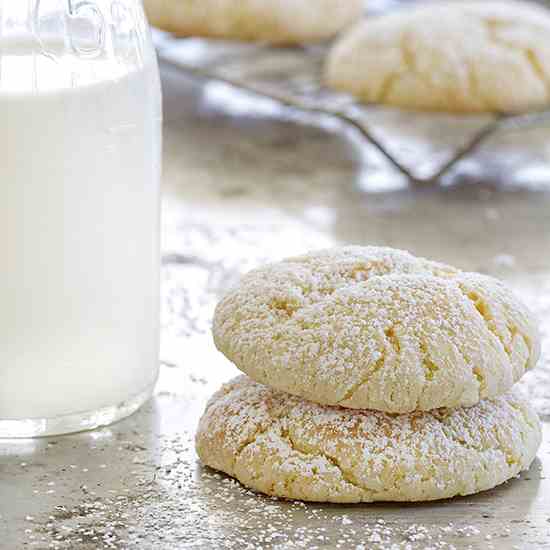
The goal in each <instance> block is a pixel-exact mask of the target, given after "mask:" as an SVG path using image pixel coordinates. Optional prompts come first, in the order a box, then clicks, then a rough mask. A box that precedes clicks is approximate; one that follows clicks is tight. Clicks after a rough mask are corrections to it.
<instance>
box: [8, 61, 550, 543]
mask: <svg viewBox="0 0 550 550" xmlns="http://www.w3.org/2000/svg"><path fill="white" fill-rule="evenodd" d="M163 81H164V92H165V154H164V204H163V215H164V219H163V230H164V232H163V235H164V242H163V249H164V258H165V260H164V266H163V342H162V361H163V364H162V369H161V370H162V372H161V378H160V381H159V386H158V389H157V392H156V395H155V397H154V398H153V399H152V400H151V401H150V402H149V403H148V404H147V405H146V406H144V407H143V408H142V409H141V410H140V411H139V412H138V413H136V414H135V415H133V416H132V417H130V418H128V419H126V420H124V421H122V422H119V423H118V424H115V425H113V426H110V427H106V428H103V429H101V430H97V431H95V432H89V433H81V434H76V435H71V436H65V437H54V438H47V439H38V440H20V441H4V442H0V547H1V548H5V549H6V550H17V549H20V548H35V549H46V548H60V549H65V548H66V549H95V548H140V549H141V548H143V549H148V548H155V549H157V548H158V549H165V548H166V549H172V548H174V549H176V548H205V549H210V548H212V549H217V548H239V549H240V548H247V549H248V548H250V549H252V548H280V549H287V548H288V549H290V548H309V549H313V548H343V549H347V548H352V549H354V548H356V549H367V548H368V549H371V548H374V549H375V548H411V549H413V548H442V549H443V548H453V547H455V548H484V549H485V548H488V549H490V548H498V549H503V548H537V549H538V548H550V192H544V191H543V190H541V189H540V187H541V185H540V182H539V184H538V186H537V189H534V188H531V189H528V188H525V187H524V188H523V189H521V188H520V189H512V188H509V187H506V188H505V187H499V186H498V185H495V184H491V185H489V184H484V183H481V182H472V181H469V182H466V183H464V184H459V183H457V184H456V185H454V186H451V187H448V188H427V189H422V190H419V189H410V188H403V187H398V188H397V189H394V190H393V191H392V190H390V189H389V188H388V190H387V191H384V186H383V185H382V186H380V185H377V186H374V187H373V186H370V185H369V183H371V182H372V181H373V180H372V178H374V177H375V176H376V173H375V172H373V170H372V169H371V167H370V166H369V163H370V162H371V160H370V156H369V154H368V152H367V153H365V151H364V150H363V149H361V148H360V147H358V144H357V140H354V138H353V136H351V135H349V134H348V133H347V132H346V131H345V130H344V129H342V128H340V127H339V126H338V125H326V124H320V123H319V124H316V122H315V120H313V119H312V117H309V118H308V119H303V120H302V119H301V118H300V116H299V115H296V114H295V113H290V112H287V111H281V110H280V109H279V108H278V107H277V106H276V105H274V104H271V103H269V102H268V103H266V102H255V101H254V100H253V98H251V97H248V96H246V95H244V94H241V93H233V92H232V91H231V90H230V89H228V88H227V87H225V86H222V85H219V84H216V83H202V82H200V81H198V80H191V79H187V78H185V77H183V76H182V75H180V74H178V73H176V72H175V70H174V69H170V68H168V67H165V68H164V70H163ZM389 179H390V180H391V177H390V178H389ZM548 189H550V184H548ZM340 242H351V243H365V244H366V243H369V244H384V245H390V246H397V247H400V248H406V249H409V250H411V251H412V252H414V253H417V254H421V255H425V256H428V257H432V258H435V259H438V260H442V261H447V262H450V263H453V264H455V265H457V266H459V267H462V268H465V269H473V270H480V271H483V272H486V273H490V274H493V275H496V276H499V277H502V278H503V279H505V280H506V281H507V282H508V283H509V284H510V285H511V286H512V287H513V288H514V289H515V290H516V291H517V292H518V293H519V294H520V295H521V296H523V298H524V299H525V300H526V301H527V302H528V303H529V305H530V306H531V307H532V308H533V309H534V310H535V312H536V313H537V314H538V315H539V316H540V318H541V321H542V331H543V335H544V338H545V340H544V346H543V347H544V349H543V359H542V360H541V364H540V366H539V368H538V369H537V370H536V371H533V372H532V373H529V374H528V375H527V377H526V380H525V381H524V382H523V386H524V387H525V388H526V390H527V391H529V392H530V393H531V396H532V401H533V403H534V404H535V406H536V407H537V409H538V411H539V413H540V414H541V416H542V418H543V421H544V442H543V445H542V447H541V449H540V451H539V453H538V458H537V459H536V460H535V462H534V463H533V465H532V467H531V469H530V470H529V471H528V472H525V473H523V474H522V475H521V476H520V477H519V478H518V479H515V480H513V481H511V482H509V483H507V484H505V485H503V486H501V487H499V488H497V489H495V490H492V491H488V492H485V493H482V494H479V495H475V496H472V497H463V498H457V499H452V500H446V501H441V502H433V503H428V504H415V505H413V504H410V505H394V504H376V505H356V506H336V505H328V506H326V505H317V504H307V505H306V504H303V503H289V502H280V501H277V500H274V499H269V498H265V497H263V496H258V495H254V494H252V493H250V492H248V491H246V490H244V489H243V488H242V487H240V486H239V485H238V484H237V483H235V482H233V481H232V480H230V479H228V478H226V477H224V476H220V475H218V474H215V473H214V472H213V471H211V470H207V469H203V468H201V466H200V465H199V464H198V463H197V459H196V456H195V454H194V450H193V431H194V427H195V425H196V422H197V419H198V416H199V415H200V413H201V410H202V407H203V406H204V402H205V399H206V398H207V397H208V395H209V394H211V393H212V392H213V391H214V390H215V389H216V388H217V387H218V386H219V384H220V383H221V382H222V381H224V380H227V379H228V378H230V377H232V376H233V375H234V374H235V372H236V371H235V369H234V367H232V366H231V365H230V364H229V363H228V362H227V361H226V360H225V359H224V358H223V357H221V356H220V355H219V354H217V353H216V351H215V350H214V349H213V345H212V343H211V340H210V336H209V333H208V331H209V323H210V318H211V314H212V310H213V306H214V304H215V301H216V297H217V296H218V295H219V293H220V292H221V291H222V290H223V289H224V288H225V287H226V286H227V285H229V284H230V283H231V282H233V281H234V280H235V279H236V278H237V277H238V276H239V274H240V273H242V272H243V271H246V270H248V269H250V268H251V267H254V266H256V265H258V264H260V263H262V262H264V261H266V260H269V259H274V258H280V257H282V256H286V255H289V254H293V253H297V252H301V251H304V250H308V249H312V248H316V247H321V246H326V245H331V244H334V243H340Z"/></svg>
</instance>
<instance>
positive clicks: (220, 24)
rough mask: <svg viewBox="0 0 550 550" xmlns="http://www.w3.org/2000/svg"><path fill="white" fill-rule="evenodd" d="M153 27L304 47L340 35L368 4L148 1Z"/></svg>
mask: <svg viewBox="0 0 550 550" xmlns="http://www.w3.org/2000/svg"><path fill="white" fill-rule="evenodd" d="M144 6H145V11H146V13H147V16H148V18H149V21H150V22H151V24H152V25H155V26H156V27H158V28H160V29H163V30H165V31H169V32H172V33H174V34H175V35H178V36H203V37H210V38H221V39H226V40H241V41H252V42H268V43H271V44H300V43H306V42H318V41H320V40H324V39H326V38H330V37H331V36H334V35H335V34H337V33H338V32H339V31H341V30H342V29H343V28H345V27H347V26H348V25H349V24H351V23H353V22H354V21H356V20H357V18H358V17H360V15H361V13H362V11H363V0H343V1H342V0H145V1H144Z"/></svg>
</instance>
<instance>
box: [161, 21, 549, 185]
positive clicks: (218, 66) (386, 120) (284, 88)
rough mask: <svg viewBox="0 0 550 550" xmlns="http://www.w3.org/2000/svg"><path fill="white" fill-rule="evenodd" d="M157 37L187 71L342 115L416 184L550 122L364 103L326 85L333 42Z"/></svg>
mask: <svg viewBox="0 0 550 550" xmlns="http://www.w3.org/2000/svg"><path fill="white" fill-rule="evenodd" d="M155 44H156V47H157V51H158V55H159V59H160V61H161V63H163V64H166V65H169V66H171V67H173V68H175V69H177V70H180V71H183V72H184V73H186V74H188V75H192V76H195V77H199V78H202V79H206V80H207V81H211V82H217V83H223V84H224V85H227V86H230V87H231V88H233V89H236V90H239V91H241V92H245V93H247V94H252V96H255V97H260V98H264V99H269V100H271V101H273V102H276V103H277V104H279V105H280V106H283V107H285V108H287V109H291V110H296V111H300V112H304V113H310V114H313V115H316V116H319V117H330V118H332V119H336V120H338V121H340V122H341V123H342V124H344V125H346V126H348V127H350V128H351V129H352V130H353V131H355V132H356V133H357V135H358V136H359V137H360V139H362V140H363V141H364V142H365V143H366V144H368V145H370V146H371V147H373V148H374V149H375V150H376V151H378V153H379V154H380V155H382V156H383V157H384V158H385V159H386V161H387V162H389V163H390V164H391V165H392V166H393V168H394V169H396V170H397V171H398V172H400V173H401V174H402V175H404V176H406V177H407V178H408V179H409V181H411V182H414V183H416V184H423V185H426V184H437V183H439V182H441V181H443V178H444V177H445V176H446V175H448V174H449V173H451V172H452V171H453V170H454V169H455V168H456V167H457V166H458V164H459V163H461V162H463V161H467V160H468V159H471V158H473V157H474V156H475V155H476V154H477V153H478V152H479V151H480V149H481V148H482V147H483V146H486V145H487V142H489V141H491V140H492V139H494V138H495V137H497V136H498V135H499V134H501V133H502V132H512V133H514V132H517V131H519V130H523V129H533V128H534V129H537V128H538V129H548V130H550V109H547V110H541V111H533V112H528V113H523V114H505V113H502V114H498V115H483V116H452V115H447V114H426V113H415V112H406V111H400V110H398V109H390V108H388V107H384V106H381V105H376V104H370V105H365V104H359V103H358V102H356V101H355V100H354V99H353V98H352V97H351V96H348V95H345V94H339V93H335V92H333V91H331V90H328V89H327V88H326V87H324V86H323V82H322V74H323V63H324V59H325V57H326V53H327V48H328V47H327V46H307V47H294V48H275V47H270V46H265V45H251V44H236V43H230V42H220V41H210V40H202V39H196V38H187V39H178V38H175V37H173V36H171V35H169V34H166V33H161V32H158V33H155ZM411 143H416V145H413V146H411ZM419 144H420V145H419ZM545 161H546V159H545Z"/></svg>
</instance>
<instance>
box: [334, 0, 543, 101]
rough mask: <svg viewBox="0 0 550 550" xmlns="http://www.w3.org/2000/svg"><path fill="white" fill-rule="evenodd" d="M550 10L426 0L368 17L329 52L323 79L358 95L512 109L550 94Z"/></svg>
mask: <svg viewBox="0 0 550 550" xmlns="http://www.w3.org/2000/svg"><path fill="white" fill-rule="evenodd" d="M549 36H550V12H548V10H546V9H544V8H542V7H540V6H536V5H533V4H530V3H528V2H512V1H510V2H507V1H488V2H471V1H467V2H455V3H437V4H435V3H429V4H424V5H418V6H415V7H411V8H407V9H401V10H397V11H395V12H392V13H389V14H387V15H381V16H379V17H373V18H368V19H365V20H364V21H363V22H361V23H360V24H359V25H357V26H356V27H355V28H353V29H352V30H351V31H350V32H349V33H348V34H346V35H345V36H344V37H343V38H342V39H341V40H340V41H339V42H338V43H337V44H336V45H335V46H334V47H333V50H332V51H331V52H330V55H329V57H328V61H327V64H326V73H325V80H326V83H327V85H328V86H330V87H332V88H335V89H337V90H341V91H344V92H349V93H351V94H353V95H354V96H356V97H357V98H358V99H360V100H361V101H364V102H367V103H370V102H377V103H384V104H388V105H394V106H398V107H403V108H409V109H423V110H438V111H452V112H484V111H487V112H496V111H498V112H516V111H524V110H528V109H531V108H537V107H540V106H543V105H546V104H548V103H549V100H550V43H549V42H548V37H549Z"/></svg>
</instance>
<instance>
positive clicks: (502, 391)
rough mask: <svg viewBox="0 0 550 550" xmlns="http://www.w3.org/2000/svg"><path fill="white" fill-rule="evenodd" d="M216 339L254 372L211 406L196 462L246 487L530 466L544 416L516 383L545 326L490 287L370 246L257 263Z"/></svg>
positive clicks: (462, 484)
mask: <svg viewBox="0 0 550 550" xmlns="http://www.w3.org/2000/svg"><path fill="white" fill-rule="evenodd" d="M213 330H214V340H215V343H216V345H217V347H218V349H219V350H220V351H222V352H223V353H224V354H225V355H226V356H227V357H228V358H229V359H230V360H231V361H233V362H234V363H235V365H236V366H237V367H238V368H239V369H241V370H242V371H244V372H245V373H246V374H247V375H248V376H241V377H238V378H236V379H235V380H233V381H231V382H230V383H228V384H226V385H224V386H223V387H222V388H221V390H219V391H218V392H217V393H216V394H215V395H214V396H213V397H212V398H211V400H210V401H209V403H208V405H207V407H206V410H205V412H204V415H203V417H202V419H201V421H200V424H199V428H198V433H197V439H196V444H197V451H198V454H199V456H200V458H201V460H202V461H203V462H204V463H205V464H207V465H208V466H211V467H213V468H215V469H217V470H220V471H223V472H225V473H227V474H229V475H231V476H233V477H235V478H237V479H238V480H239V481H241V482H242V483H243V484H244V485H246V486H247V487H250V488H252V489H256V490H258V491H261V492H264V493H267V494H270V495H276V496H279V497H285V498H297V499H302V500H312V501H327V502H361V501H363V502H371V501H376V500H395V501H417V500H431V499H438V498H446V497H451V496H454V495H466V494H471V493H475V492H478V491H482V490H485V489H489V488H491V487H494V486H496V485H498V484H499V483H502V482H504V481H505V480H507V479H509V478H511V477H513V476H515V475H516V474H517V473H518V472H520V471H522V470H525V469H527V468H528V467H529V465H530V464H531V462H532V460H533V458H534V456H535V453H536V450H537V448H538V446H539V444H540V439H541V432H540V424H539V420H538V418H537V415H536V413H535V412H534V411H533V410H532V409H531V408H530V406H529V404H528V403H527V402H526V401H525V399H524V398H522V397H521V396H520V395H519V394H518V393H516V392H515V391H514V390H511V388H512V386H513V384H514V383H515V382H517V381H518V380H519V378H520V377H521V376H522V375H523V373H524V372H525V371H526V370H527V369H528V368H530V367H532V366H534V364H535V363H536V361H537V359H538V355H539V336H538V331H537V327H536V323H535V321H534V319H533V317H532V316H531V314H530V313H529V311H528V310H527V308H526V307H525V306H524V305H523V304H521V303H520V302H519V301H518V300H517V299H516V298H515V297H514V296H513V294H512V293H511V292H510V291H509V290H507V289H506V288H505V287H504V286H503V285H502V284H501V283H499V282H498V281H496V280H495V279H493V278H491V277H487V276H483V275H480V274H477V273H466V272H462V271H460V270H458V269H455V268H453V267H451V266H448V265H444V264H441V263H437V262H432V261H429V260H425V259H422V258H416V257H414V256H412V255H410V254H409V253H407V252H403V251H399V250H394V249H389V248H376V247H357V246H350V247H343V248H337V249H330V250H323V251H319V252H315V253H310V254H307V255H304V256H300V257H295V258H290V259H287V260H285V261H283V262H280V263H277V264H271V265H268V266H265V267H263V268H260V269H256V270H254V271H252V272H250V273H249V274H248V275H246V276H244V277H243V279H242V280H241V282H240V284H239V285H238V286H237V287H236V288H234V289H233V290H231V291H230V292H229V293H228V294H227V295H226V296H225V297H224V298H223V300H222V301H221V302H220V303H219V305H218V307H217V309H216V314H215V318H214V329H213Z"/></svg>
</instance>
